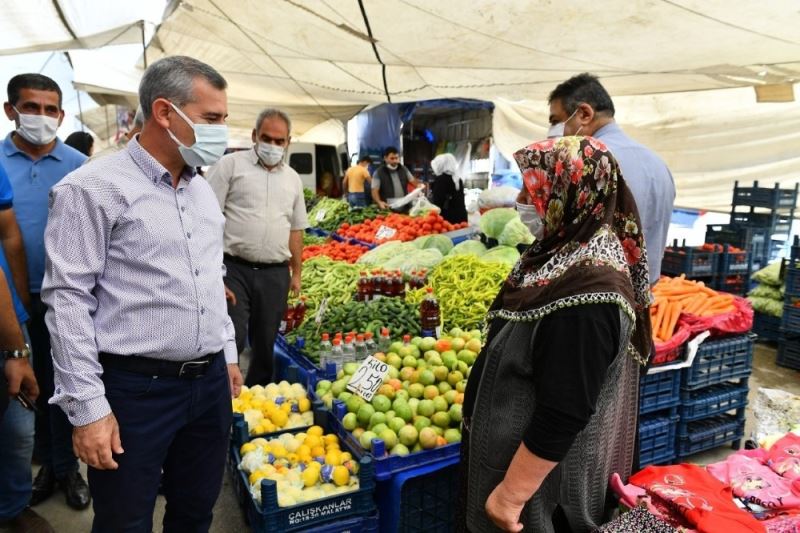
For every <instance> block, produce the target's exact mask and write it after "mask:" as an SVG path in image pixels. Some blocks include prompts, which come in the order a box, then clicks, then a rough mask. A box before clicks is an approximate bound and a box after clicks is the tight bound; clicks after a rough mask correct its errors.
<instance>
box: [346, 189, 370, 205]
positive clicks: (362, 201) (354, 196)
mask: <svg viewBox="0 0 800 533" xmlns="http://www.w3.org/2000/svg"><path fill="white" fill-rule="evenodd" d="M347 201H348V202H349V203H350V205H351V206H352V207H366V206H367V195H366V193H363V192H349V193H347Z"/></svg>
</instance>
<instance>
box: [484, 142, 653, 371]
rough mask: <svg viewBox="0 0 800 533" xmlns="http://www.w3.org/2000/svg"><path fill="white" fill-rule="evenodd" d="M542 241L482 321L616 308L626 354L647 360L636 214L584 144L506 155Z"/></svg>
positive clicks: (602, 155) (613, 166)
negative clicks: (628, 326)
mask: <svg viewBox="0 0 800 533" xmlns="http://www.w3.org/2000/svg"><path fill="white" fill-rule="evenodd" d="M514 159H515V160H516V161H517V164H518V165H519V168H520V170H521V171H522V178H523V181H524V184H525V188H526V189H527V191H528V193H529V194H530V197H531V204H532V205H534V206H535V207H536V210H537V212H538V213H539V215H540V216H541V217H542V224H543V226H544V236H543V238H542V239H541V240H540V241H536V242H535V243H534V244H533V245H532V246H531V247H530V248H529V249H528V250H527V252H525V254H523V256H522V257H521V258H520V260H519V261H518V262H517V264H516V265H515V266H514V268H513V270H512V271H511V273H510V274H509V276H508V279H507V280H506V282H505V283H504V285H503V288H502V289H501V291H500V294H498V296H497V299H496V300H495V302H494V304H493V305H492V307H491V309H490V311H489V318H490V319H492V318H496V317H500V318H504V319H506V320H517V321H520V320H539V319H541V318H542V317H543V316H545V315H547V314H549V313H551V312H553V311H556V310H558V309H561V308H564V307H570V306H574V305H582V304H588V303H616V304H618V305H619V306H620V307H621V308H622V309H623V311H625V313H626V314H627V315H628V316H629V317H630V318H631V319H632V320H633V321H635V329H634V332H633V336H632V338H631V346H630V347H629V351H630V352H631V355H633V357H635V358H636V360H637V361H638V362H639V363H641V364H646V362H647V358H648V355H649V353H650V346H651V342H650V316H649V313H648V307H649V305H650V284H649V282H648V275H647V253H646V251H645V246H644V238H643V236H642V231H641V222H640V219H639V213H638V211H637V209H636V203H635V202H634V199H633V196H632V195H631V192H630V190H629V189H628V186H627V185H626V184H625V181H624V180H623V178H622V174H621V172H620V169H619V165H618V164H617V161H616V160H615V159H614V157H613V156H612V155H611V152H610V151H609V150H608V148H606V146H605V145H604V144H603V143H601V142H600V141H598V140H597V139H594V138H591V137H561V138H558V139H549V140H546V141H542V142H538V143H535V144H532V145H530V146H528V147H526V148H523V149H522V150H519V151H518V152H516V153H515V154H514Z"/></svg>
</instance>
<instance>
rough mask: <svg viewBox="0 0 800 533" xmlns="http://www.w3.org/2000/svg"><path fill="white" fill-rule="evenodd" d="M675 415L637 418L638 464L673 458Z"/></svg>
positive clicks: (648, 463)
mask: <svg viewBox="0 0 800 533" xmlns="http://www.w3.org/2000/svg"><path fill="white" fill-rule="evenodd" d="M677 424H678V417H677V416H645V417H642V418H641V419H640V420H639V466H641V467H644V466H647V465H652V464H663V463H668V462H670V461H672V460H673V459H674V458H675V432H676V428H677Z"/></svg>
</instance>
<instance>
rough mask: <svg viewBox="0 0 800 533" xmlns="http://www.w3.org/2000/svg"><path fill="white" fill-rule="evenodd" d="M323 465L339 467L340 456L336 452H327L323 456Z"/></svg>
mask: <svg viewBox="0 0 800 533" xmlns="http://www.w3.org/2000/svg"><path fill="white" fill-rule="evenodd" d="M325 463H326V464H329V465H331V466H340V465H341V464H342V454H341V453H339V452H338V451H336V450H329V451H328V453H327V454H325Z"/></svg>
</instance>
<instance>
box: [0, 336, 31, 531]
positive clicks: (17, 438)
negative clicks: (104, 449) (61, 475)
mask: <svg viewBox="0 0 800 533" xmlns="http://www.w3.org/2000/svg"><path fill="white" fill-rule="evenodd" d="M22 332H23V333H24V334H25V337H26V339H27V338H28V336H27V329H26V328H25V326H23V327H22ZM28 342H30V341H28ZM0 363H1V364H0V379H5V378H4V377H3V376H5V373H4V370H3V365H4V364H5V361H2V362H0ZM33 427H34V415H33V411H28V410H27V409H25V408H24V407H22V405H21V404H20V403H19V402H18V401H17V400H16V399H14V398H11V399H10V403H9V404H8V410H7V411H6V412H5V415H2V417H1V419H0V521H4V520H10V519H12V518H14V517H15V516H17V515H18V514H20V513H21V512H22V510H23V509H25V507H27V506H28V502H30V501H31V486H32V483H33V479H32V477H31V455H32V454H33Z"/></svg>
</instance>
